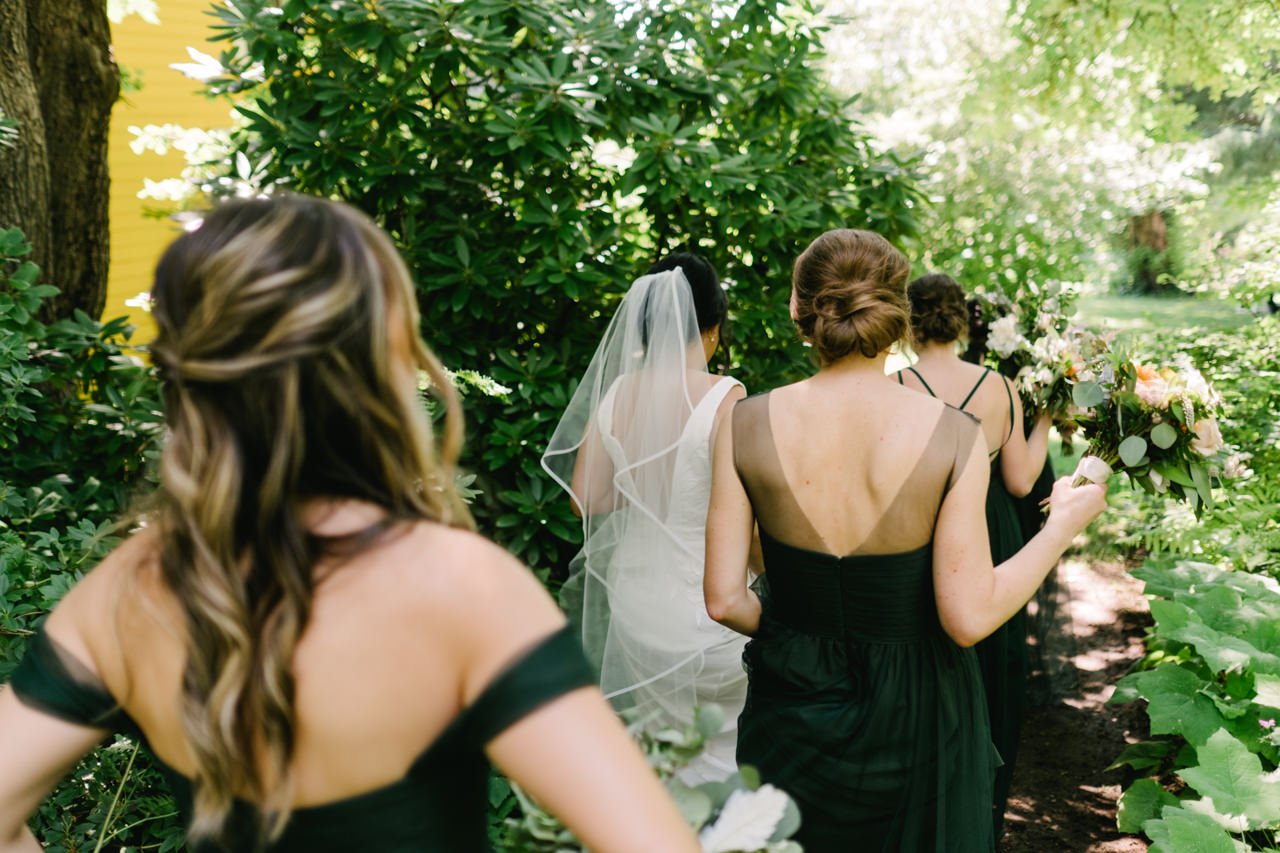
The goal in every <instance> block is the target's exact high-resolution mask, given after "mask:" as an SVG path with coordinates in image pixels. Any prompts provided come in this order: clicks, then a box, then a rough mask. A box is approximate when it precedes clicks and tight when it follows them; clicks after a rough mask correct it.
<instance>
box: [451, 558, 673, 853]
mask: <svg viewBox="0 0 1280 853" xmlns="http://www.w3.org/2000/svg"><path fill="white" fill-rule="evenodd" d="M473 545H474V546H478V547H471V548H469V549H468V552H467V553H466V554H463V553H459V555H458V556H460V557H465V558H466V559H465V560H463V561H461V562H460V563H459V566H458V570H457V571H456V572H452V573H451V580H452V581H453V582H452V583H451V584H450V585H449V586H450V596H451V599H450V602H448V604H449V606H448V607H447V608H445V610H446V612H447V613H448V616H447V617H446V618H447V619H448V622H449V624H448V630H449V633H450V634H451V635H452V636H453V642H454V643H456V646H457V648H458V652H459V654H460V656H461V661H462V684H461V685H460V687H461V693H462V703H463V704H464V705H470V704H471V703H472V702H474V701H475V700H476V699H477V697H478V696H480V695H481V694H482V693H483V692H484V690H485V689H486V688H487V687H488V685H489V684H490V683H491V682H492V681H493V679H494V678H495V677H496V676H497V675H499V674H500V673H501V672H503V671H504V670H505V669H506V668H507V667H508V666H510V664H511V662H512V661H513V660H516V659H518V658H519V657H520V656H521V655H522V654H523V653H525V652H527V651H528V650H529V649H530V648H531V647H532V646H535V645H537V643H539V642H540V641H542V640H544V639H545V638H546V637H547V636H549V635H550V634H552V633H554V632H555V631H557V630H559V629H560V628H561V627H563V625H564V622H565V617H564V614H563V613H562V612H561V611H560V608H558V607H557V606H556V604H555V602H554V601H552V600H551V596H549V595H548V594H547V592H546V590H545V589H543V587H542V585H541V584H540V583H539V582H538V580H537V579H536V578H535V577H534V576H533V574H532V573H531V572H530V571H529V570H528V569H526V568H525V567H524V566H523V565H521V564H520V563H519V562H518V561H517V560H515V559H514V558H513V557H511V556H510V555H509V554H506V553H505V552H503V551H501V550H500V549H498V548H497V547H495V546H493V545H491V544H488V543H479V542H473ZM485 751H486V753H487V754H488V755H489V757H490V758H491V759H492V760H493V762H494V763H495V764H496V765H497V766H498V767H499V768H500V769H501V770H502V771H503V772H504V773H505V774H507V775H508V776H509V777H510V778H511V779H513V780H515V781H516V782H517V783H519V784H520V786H521V787H523V788H524V789H525V790H526V791H528V792H529V794H530V795H531V796H533V797H534V799H536V800H537V801H538V802H539V803H541V804H542V805H543V806H545V807H546V808H548V809H549V810H550V811H551V812H552V813H553V814H555V815H556V816H557V817H558V818H560V820H561V821H563V822H564V824H565V826H567V827H568V828H569V830H570V831H572V832H573V834H574V835H576V836H577V837H578V838H579V839H580V840H581V841H582V842H583V843H584V844H585V845H586V846H587V848H588V849H591V850H599V851H602V853H648V851H654V850H663V851H666V850H670V851H673V852H674V853H686V851H696V850H697V849H698V843H697V839H696V837H695V836H694V834H693V831H692V830H691V829H690V828H689V826H688V824H686V823H685V821H684V819H683V818H682V817H681V815H680V812H679V811H678V810H677V809H676V807H675V804H674V803H673V802H672V800H671V798H670V797H669V796H668V794H667V792H666V790H665V789H664V788H663V787H662V784H661V782H659V781H658V778H657V776H656V775H655V774H654V772H653V770H652V769H651V768H650V767H649V766H648V764H647V763H646V761H645V759H644V756H643V755H642V754H641V752H640V750H639V749H638V748H637V747H636V745H635V743H634V742H633V741H632V740H631V738H630V736H629V735H628V734H627V732H626V729H625V728H624V727H623V725H622V723H621V722H620V721H619V720H618V718H617V716H616V715H615V714H614V712H613V709H612V708H610V707H609V704H608V703H607V702H606V701H605V699H604V697H603V696H602V695H601V694H600V690H599V689H598V688H596V687H581V688H577V689H573V690H570V691H569V692H566V693H564V694H562V695H561V696H559V697H557V698H555V699H552V700H551V701H549V702H547V703H546V704H545V705H543V706H541V707H540V708H537V709H536V710H534V711H533V712H532V713H530V714H528V715H527V716H524V717H522V718H521V719H519V720H517V721H516V722H515V723H513V724H512V725H510V726H509V727H507V728H506V729H505V730H503V731H502V732H501V733H499V734H498V735H497V736H496V737H494V738H493V739H492V740H491V741H489V743H488V745H487V746H486V747H485Z"/></svg>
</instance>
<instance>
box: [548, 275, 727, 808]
mask: <svg viewBox="0 0 1280 853" xmlns="http://www.w3.org/2000/svg"><path fill="white" fill-rule="evenodd" d="M727 313H728V299H727V298H726V297H725V293H724V288H722V287H721V286H720V277H719V276H718V275H716V271H715V268H714V267H712V265H711V264H710V262H708V261H707V259H706V258H704V257H702V256H701V255H697V254H694V253H692V252H685V251H682V252H675V253H672V254H670V255H667V256H666V257H664V258H662V259H660V260H659V261H657V262H656V263H655V264H653V265H652V266H651V267H649V269H648V271H647V272H646V273H645V274H644V275H642V276H640V277H639V278H638V279H636V280H635V281H634V282H632V284H631V286H630V288H628V290H627V293H626V295H625V296H624V297H623V299H622V302H621V304H620V305H619V306H618V309H617V311H616V312H615V313H614V315H613V318H612V319H611V320H610V321H609V324H608V326H607V327H606V328H605V330H604V335H603V336H602V337H601V339H600V344H599V346H598V347H597V349H596V352H595V355H594V356H593V357H592V359H591V362H590V364H588V366H587V370H586V373H585V374H584V375H583V377H582V380H581V381H580V382H579V383H578V386H577V389H576V390H575V392H574V395H573V398H572V400H570V402H569V405H568V407H567V408H566V409H565V412H564V415H563V416H562V417H561V418H560V423H559V424H558V425H557V426H556V430H555V433H554V434H553V435H552V437H551V441H550V443H549V444H548V446H547V450H546V452H545V453H544V454H543V457H542V466H543V468H545V469H546V471H547V473H548V474H550V475H551V477H552V479H553V480H554V481H555V482H556V484H557V485H559V486H560V487H561V488H563V489H564V490H565V491H566V492H567V493H568V495H569V499H570V501H571V502H572V506H573V509H574V512H575V513H576V514H577V515H578V516H580V517H581V519H582V539H583V543H582V550H581V551H579V552H578V554H577V555H575V557H574V558H573V561H572V562H571V563H570V565H569V577H568V579H567V581H566V582H565V585H564V590H563V592H562V595H561V602H562V603H563V604H564V606H565V609H566V610H567V611H568V612H569V614H570V618H571V619H572V620H573V621H574V622H575V623H577V624H578V625H580V630H581V632H582V634H581V636H582V644H583V647H584V648H585V649H586V652H587V657H588V659H589V660H591V662H592V663H593V664H594V665H595V666H596V668H597V669H598V671H599V679H600V682H599V683H600V687H601V689H603V691H604V694H605V697H606V698H607V699H609V701H610V702H612V703H613V705H614V707H615V708H616V709H617V710H618V711H619V712H621V713H624V714H626V715H627V717H628V719H629V720H631V721H632V723H633V725H634V726H636V727H637V728H639V729H643V730H646V731H650V732H654V733H660V732H663V731H671V730H676V731H680V730H684V729H686V728H688V727H690V726H692V725H693V724H694V723H695V719H694V714H695V711H696V710H697V709H699V708H703V709H706V708H707V706H710V705H716V706H717V707H718V708H719V709H720V710H721V711H722V712H723V714H724V716H723V719H722V720H721V721H720V723H719V725H718V726H717V730H716V731H714V732H713V733H712V734H711V736H709V737H708V738H706V742H705V744H704V749H703V751H702V752H701V754H699V755H698V756H697V757H696V758H694V759H693V760H692V761H690V762H689V764H688V765H687V766H685V767H683V768H681V771H680V777H681V779H682V780H683V781H684V782H685V783H687V784H690V785H695V784H700V783H703V782H719V781H723V780H724V779H725V778H727V777H728V776H729V775H730V774H732V773H733V772H734V771H735V770H737V763H736V761H735V758H734V755H735V751H736V748H737V721H738V713H739V712H740V711H741V710H742V704H743V702H744V700H745V699H746V694H747V676H746V673H745V672H743V670H742V649H743V646H744V645H745V644H746V639H745V638H744V637H743V636H742V635H741V634H738V633H736V632H734V631H732V630H730V629H729V628H726V627H724V626H723V625H719V624H717V623H715V622H712V621H711V620H710V619H708V618H707V613H706V608H705V606H704V605H703V601H702V583H703V577H702V576H703V568H702V567H703V554H704V550H705V542H706V531H705V525H706V519H707V501H708V497H709V494H710V490H711V435H712V433H713V432H714V430H715V426H716V424H717V423H718V422H719V420H720V419H721V418H723V417H724V416H725V414H726V413H727V412H728V411H729V409H731V408H732V407H733V405H734V404H735V403H736V402H738V401H739V400H741V399H743V398H744V397H745V396H746V392H745V391H744V390H743V387H742V383H741V382H739V381H738V380H736V379H734V378H733V377H731V376H722V375H718V374H715V373H712V372H710V371H709V370H708V366H707V365H708V363H709V362H710V361H711V360H712V358H713V357H714V355H715V352H716V350H717V348H718V347H719V345H720V339H721V337H722V335H723V329H724V325H725V319H726V315H727ZM709 720H710V717H704V718H703V719H702V720H700V721H698V722H699V724H700V726H707V725H708V721H709Z"/></svg>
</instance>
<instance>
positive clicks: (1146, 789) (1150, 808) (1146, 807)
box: [1116, 779, 1178, 833]
mask: <svg viewBox="0 0 1280 853" xmlns="http://www.w3.org/2000/svg"><path fill="white" fill-rule="evenodd" d="M1176 805H1178V798H1177V797H1175V796H1174V795H1173V794H1170V793H1169V792H1168V791H1166V790H1165V789H1164V788H1163V787H1161V785H1160V783H1159V782H1157V781H1156V780H1155V779H1139V780H1138V781H1137V782H1134V783H1133V784H1132V785H1130V786H1129V790H1127V791H1125V792H1124V794H1123V795H1122V796H1121V797H1120V803H1119V805H1118V806H1117V809H1116V828H1117V829H1119V830H1120V831H1121V832H1134V833H1137V832H1141V831H1142V825H1143V824H1144V823H1146V822H1147V821H1149V820H1154V819H1156V818H1158V817H1159V816H1160V810H1161V809H1162V808H1164V807H1165V806H1176Z"/></svg>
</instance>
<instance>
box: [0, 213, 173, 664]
mask: <svg viewBox="0 0 1280 853" xmlns="http://www.w3.org/2000/svg"><path fill="white" fill-rule="evenodd" d="M29 251H30V247H29V246H28V245H27V244H26V242H25V240H24V239H23V237H22V234H21V233H20V232H18V231H16V230H2V229H0V408H2V409H3V411H4V412H5V417H4V418H3V420H0V585H2V586H0V679H3V678H5V677H7V675H8V673H9V672H10V671H11V670H12V668H13V666H14V665H16V662H17V653H18V649H17V646H16V645H15V643H14V642H13V640H12V639H11V638H13V637H22V636H25V635H26V634H27V633H29V631H30V629H31V627H32V625H33V623H34V621H35V620H36V619H37V618H39V617H40V616H41V615H43V614H44V613H45V612H47V610H48V608H49V607H50V606H51V605H52V604H53V602H56V601H57V600H58V599H59V598H60V597H61V596H62V594H63V593H64V592H65V591H66V590H67V589H68V588H70V585H71V583H73V582H74V580H75V579H76V578H77V577H79V573H80V572H81V571H82V570H84V569H86V568H88V567H89V566H91V565H92V564H93V563H94V562H96V561H97V560H98V559H100V558H101V556H102V555H103V554H105V553H106V551H107V550H109V548H110V547H111V545H112V544H114V541H115V540H114V538H113V536H112V535H111V531H110V528H109V526H108V522H111V521H114V520H115V519H116V518H117V517H118V516H119V515H121V514H122V513H123V511H124V509H125V507H126V506H127V505H128V502H129V501H130V499H131V498H132V496H133V493H134V491H135V489H137V488H138V487H139V486H140V485H141V484H143V483H145V482H146V480H147V475H148V460H149V458H150V457H151V456H152V455H153V454H154V453H155V447H156V443H157V440H158V438H159V435H160V429H161V425H160V424H161V416H160V413H159V406H158V402H157V398H156V390H157V389H156V384H155V379H154V375H153V373H152V371H151V370H150V368H148V367H146V366H144V365H142V364H141V362H139V361H138V359H137V358H136V357H134V356H132V355H129V354H128V353H127V351H126V350H125V345H126V342H127V340H128V334H129V331H130V330H129V328H128V326H126V325H125V321H124V320H123V319H120V320H116V321H113V322H111V323H107V324H105V325H103V324H99V323H97V322H95V321H93V320H91V319H90V318H89V317H87V316H86V315H85V314H84V313H83V312H77V313H76V314H75V315H74V316H73V317H71V318H68V319H63V320H59V321H57V322H56V323H54V324H52V325H46V324H44V323H43V322H41V321H40V320H39V319H38V317H37V315H38V312H39V308H40V305H41V304H42V302H43V301H44V300H45V299H47V298H49V297H50V296H52V295H53V294H54V293H56V292H57V289H56V288H54V287H51V286H49V285H45V284H39V283H38V279H39V274H40V271H39V269H37V267H36V266H35V264H32V263H31V262H29V261H25V260H23V258H24V257H25V256H26V254H27V253H28V252H29Z"/></svg>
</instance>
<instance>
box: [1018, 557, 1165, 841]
mask: <svg viewBox="0 0 1280 853" xmlns="http://www.w3.org/2000/svg"><path fill="white" fill-rule="evenodd" d="M1059 581H1060V583H1062V584H1063V586H1064V587H1065V589H1066V592H1067V593H1068V595H1067V601H1069V613H1068V616H1069V618H1067V619H1065V620H1064V621H1063V628H1064V630H1066V631H1069V632H1070V637H1069V638H1068V639H1070V640H1072V641H1073V642H1068V643H1063V644H1061V647H1062V648H1067V649H1070V652H1069V654H1070V663H1071V666H1070V667H1063V672H1065V673H1068V674H1067V675H1063V676H1055V677H1056V678H1059V679H1061V678H1069V679H1070V680H1069V682H1067V683H1066V684H1065V686H1064V688H1063V689H1061V690H1059V691H1058V694H1059V698H1058V699H1057V701H1055V702H1054V703H1053V704H1051V705H1049V706H1046V707H1041V708H1034V709H1032V710H1031V711H1030V712H1029V713H1028V715H1027V718H1026V722H1025V723H1024V726H1023V729H1022V747H1021V750H1020V752H1019V755H1018V766H1017V767H1016V768H1015V770H1014V776H1013V792H1012V795H1011V796H1010V799H1009V808H1008V810H1007V812H1006V816H1005V836H1004V839H1003V840H1002V842H1001V844H1000V846H999V849H1000V851H1001V853H1053V851H1062V852H1063V853H1136V851H1145V850H1146V849H1147V845H1146V843H1145V842H1144V841H1143V840H1142V839H1140V838H1136V837H1134V836H1130V835H1123V834H1121V833H1120V832H1118V831H1117V830H1116V828H1115V813H1116V800H1117V799H1118V798H1119V796H1120V790H1121V783H1122V781H1123V780H1122V778H1121V776H1120V774H1119V773H1117V772H1110V773H1108V772H1106V771H1105V768H1106V767H1107V765H1109V764H1110V763H1111V762H1112V761H1113V760H1115V757H1116V756H1117V755H1119V754H1120V751H1121V750H1123V749H1124V747H1125V745H1126V744H1127V743H1132V742H1133V741H1136V740H1138V739H1140V738H1141V737H1142V736H1143V735H1144V734H1145V726H1146V716H1145V715H1144V714H1143V712H1142V710H1141V708H1139V707H1138V706H1137V705H1127V706H1109V705H1107V704H1106V700H1107V698H1108V697H1109V696H1110V695H1111V692H1112V689H1113V687H1114V685H1115V682H1116V680H1117V679H1119V678H1120V676H1122V675H1124V673H1125V672H1127V671H1128V670H1129V667H1130V666H1131V665H1132V664H1133V663H1134V661H1136V660H1138V659H1139V658H1140V657H1141V656H1142V654H1143V646H1142V636H1143V633H1144V632H1145V630H1146V627H1147V625H1149V624H1150V615H1149V613H1148V610H1147V604H1146V600H1145V599H1144V598H1143V596H1142V584H1141V583H1140V582H1139V581H1137V580H1135V579H1134V578H1132V577H1130V576H1129V574H1128V572H1127V571H1126V570H1125V567H1124V566H1123V565H1120V564H1115V563H1083V562H1068V563H1065V564H1064V565H1063V567H1062V568H1061V570H1060V572H1059Z"/></svg>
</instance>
